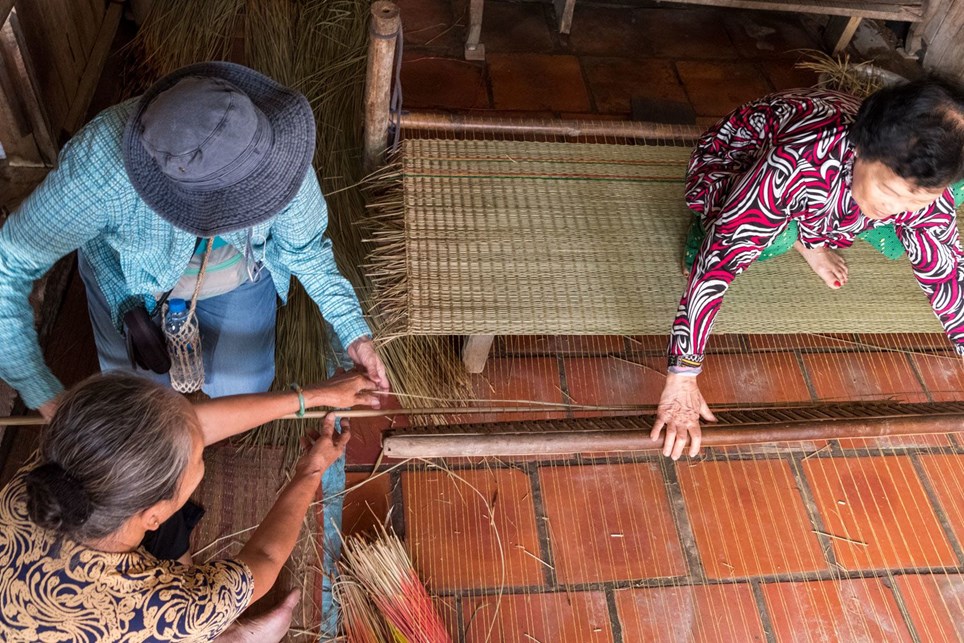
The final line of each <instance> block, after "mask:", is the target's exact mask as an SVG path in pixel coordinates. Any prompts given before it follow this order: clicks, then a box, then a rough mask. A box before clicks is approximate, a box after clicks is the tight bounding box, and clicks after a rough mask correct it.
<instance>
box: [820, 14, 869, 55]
mask: <svg viewBox="0 0 964 643" xmlns="http://www.w3.org/2000/svg"><path fill="white" fill-rule="evenodd" d="M860 21H861V18H860V17H858V16H852V17H847V16H830V22H828V23H827V29H826V31H824V40H825V41H826V43H827V47H829V48H830V53H831V55H833V56H836V55H837V54H839V53H840V52H841V51H843V50H844V49H846V48H847V45H849V44H850V39H851V38H853V37H854V32H856V31H857V27H859V26H860Z"/></svg>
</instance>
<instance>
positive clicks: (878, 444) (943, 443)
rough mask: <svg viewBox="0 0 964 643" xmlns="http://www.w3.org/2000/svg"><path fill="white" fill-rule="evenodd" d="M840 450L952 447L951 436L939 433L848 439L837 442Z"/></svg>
mask: <svg viewBox="0 0 964 643" xmlns="http://www.w3.org/2000/svg"><path fill="white" fill-rule="evenodd" d="M837 442H838V444H840V448H841V449H844V450H845V451H847V450H850V449H870V450H877V449H879V450H884V449H911V448H917V447H920V448H927V447H947V446H950V444H951V440H950V436H949V435H946V434H939V433H933V434H931V433H924V434H920V435H891V436H887V437H882V438H846V439H841V440H837Z"/></svg>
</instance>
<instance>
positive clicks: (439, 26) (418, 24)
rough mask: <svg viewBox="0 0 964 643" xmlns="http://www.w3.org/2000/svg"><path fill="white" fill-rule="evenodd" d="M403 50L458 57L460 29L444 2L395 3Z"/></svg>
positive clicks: (409, 0)
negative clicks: (421, 48)
mask: <svg viewBox="0 0 964 643" xmlns="http://www.w3.org/2000/svg"><path fill="white" fill-rule="evenodd" d="M396 4H397V5H398V9H399V12H400V14H401V17H402V25H403V26H404V28H405V29H404V33H405V46H406V47H425V48H431V49H432V50H433V51H437V52H447V53H449V54H450V55H452V56H458V55H461V54H462V47H463V42H462V41H463V38H464V36H463V30H462V28H461V25H460V24H459V21H458V20H457V18H458V16H456V15H453V13H452V3H451V2H449V1H448V0H398V2H397V3H396Z"/></svg>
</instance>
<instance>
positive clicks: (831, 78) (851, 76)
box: [794, 49, 893, 98]
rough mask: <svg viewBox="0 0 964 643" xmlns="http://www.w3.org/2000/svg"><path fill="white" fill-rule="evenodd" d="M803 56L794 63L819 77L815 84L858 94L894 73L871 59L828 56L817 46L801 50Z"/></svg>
mask: <svg viewBox="0 0 964 643" xmlns="http://www.w3.org/2000/svg"><path fill="white" fill-rule="evenodd" d="M802 57H803V60H801V61H800V62H798V63H797V64H796V65H794V66H795V67H797V68H799V69H809V70H810V71H812V72H814V73H816V74H817V76H818V77H819V80H818V83H817V84H818V86H819V87H823V88H825V89H833V90H836V91H839V92H845V93H847V94H853V95H854V96H857V97H859V98H866V97H867V96H870V95H871V94H873V93H874V92H875V91H877V90H878V89H880V88H881V87H883V86H884V85H886V84H887V82H888V79H889V78H890V77H891V76H893V75H892V74H890V73H889V72H886V71H884V70H882V69H880V68H878V67H875V66H874V65H873V63H872V62H870V61H864V62H859V63H856V62H852V61H851V60H850V54H845V55H844V56H843V57H835V56H830V55H828V54H826V53H824V52H822V51H819V50H816V49H807V50H805V51H803V52H802Z"/></svg>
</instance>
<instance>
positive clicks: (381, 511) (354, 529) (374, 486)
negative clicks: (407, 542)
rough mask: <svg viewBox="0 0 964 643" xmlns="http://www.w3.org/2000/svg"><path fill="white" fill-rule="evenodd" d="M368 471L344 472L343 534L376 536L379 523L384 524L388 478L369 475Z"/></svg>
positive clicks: (388, 503)
mask: <svg viewBox="0 0 964 643" xmlns="http://www.w3.org/2000/svg"><path fill="white" fill-rule="evenodd" d="M370 476H371V474H370V473H368V472H364V473H360V472H348V473H346V474H345V488H346V489H351V488H352V487H354V486H356V485H357V488H356V489H352V490H351V491H349V492H348V493H347V494H345V505H344V510H343V515H342V520H341V530H342V533H343V534H344V535H346V536H349V535H352V534H368V535H376V534H377V533H378V532H377V527H378V525H384V524H385V519H386V518H387V517H388V515H389V510H390V509H391V506H392V488H391V478H390V477H389V476H388V475H381V476H378V477H376V478H371V479H369V478H370Z"/></svg>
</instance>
